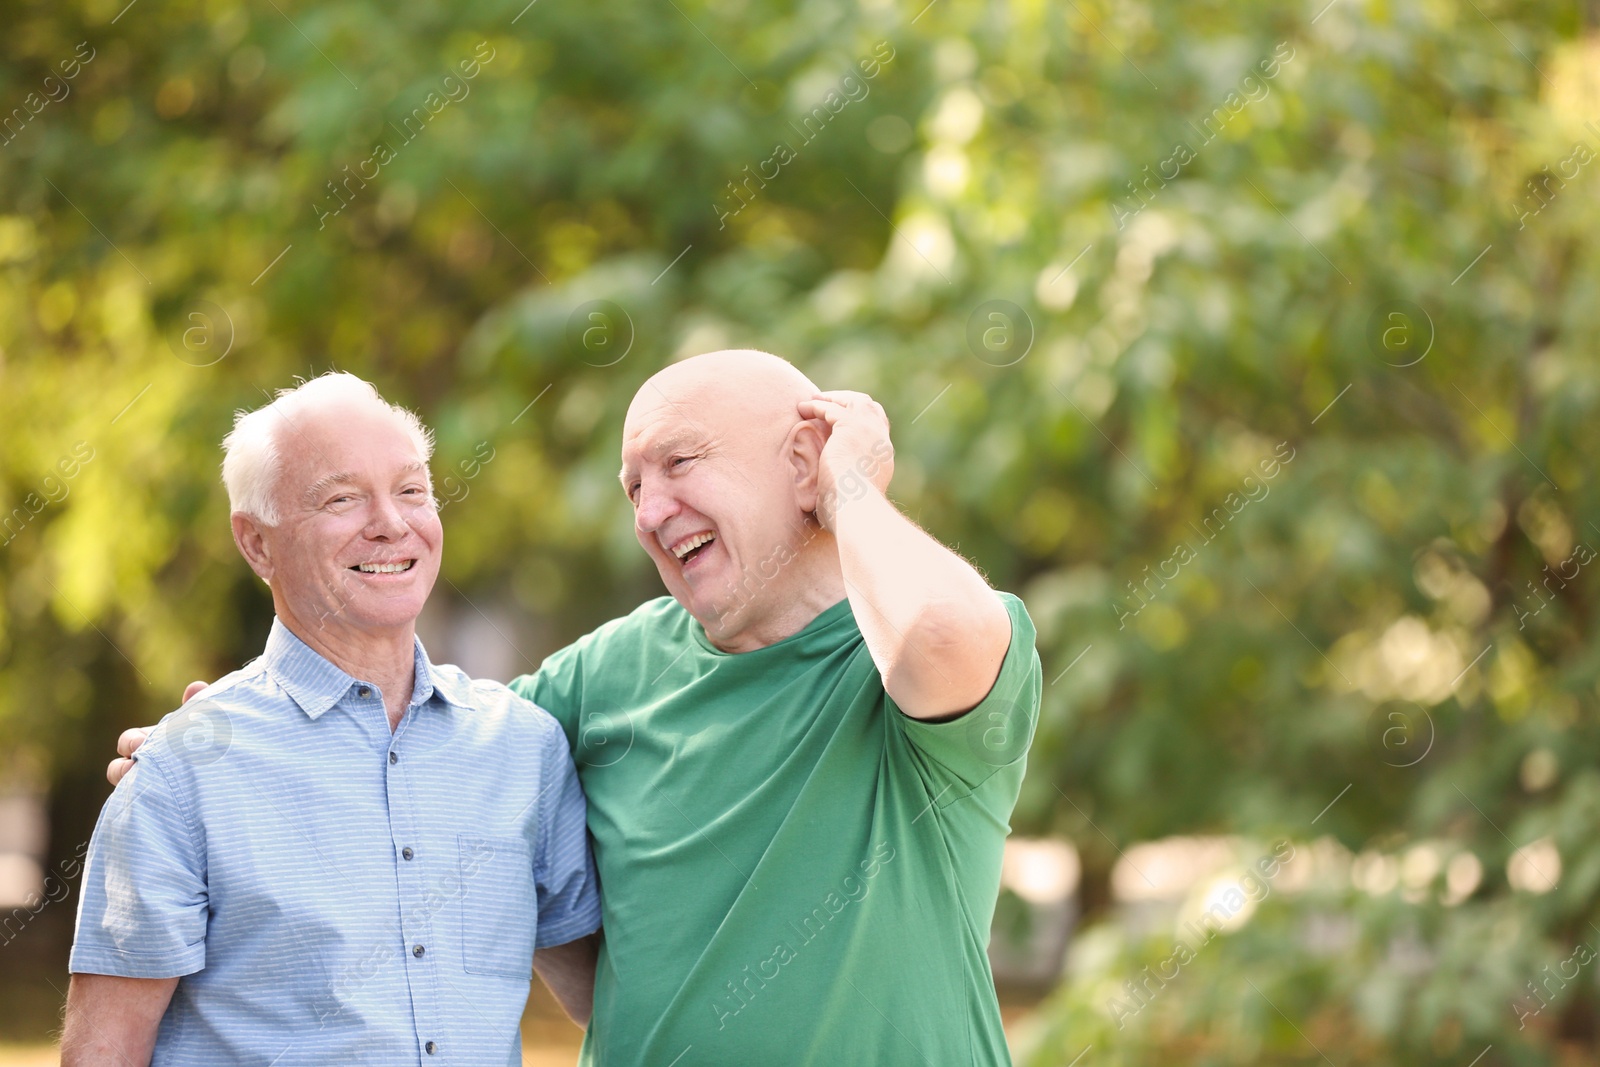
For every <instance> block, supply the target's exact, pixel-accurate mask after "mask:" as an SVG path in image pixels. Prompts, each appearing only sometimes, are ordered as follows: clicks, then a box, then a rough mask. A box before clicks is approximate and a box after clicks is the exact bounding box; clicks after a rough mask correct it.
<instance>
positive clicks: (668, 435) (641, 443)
mask: <svg viewBox="0 0 1600 1067" xmlns="http://www.w3.org/2000/svg"><path fill="white" fill-rule="evenodd" d="M647 392H648V393H652V394H653V393H654V391H653V390H650V388H649V386H646V389H645V390H642V391H641V392H640V394H639V395H638V396H636V397H635V398H634V402H633V403H632V404H631V405H630V406H629V407H628V416H627V418H626V419H625V420H624V421H623V424H622V467H623V469H624V470H628V469H632V468H637V467H639V466H641V465H642V464H645V463H650V462H653V461H656V460H659V459H661V458H662V457H663V456H664V455H666V454H667V453H669V452H675V451H679V450H681V449H684V448H693V447H694V446H696V445H698V444H701V443H703V442H704V441H705V440H706V438H707V435H708V434H709V433H710V432H711V427H710V426H708V425H707V423H708V421H709V420H710V418H711V416H709V415H708V414H706V413H704V412H701V414H700V415H699V416H697V417H696V416H691V415H690V414H689V412H688V410H687V409H686V408H685V407H684V405H683V403H682V402H681V401H676V400H670V399H668V398H667V397H665V396H661V395H648V396H647V395H646V393H647Z"/></svg>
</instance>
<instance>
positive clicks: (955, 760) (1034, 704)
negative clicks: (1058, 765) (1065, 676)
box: [891, 593, 1043, 788]
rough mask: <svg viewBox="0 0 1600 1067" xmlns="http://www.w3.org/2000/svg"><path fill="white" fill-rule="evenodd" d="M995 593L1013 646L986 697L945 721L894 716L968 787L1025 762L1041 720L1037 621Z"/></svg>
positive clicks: (930, 755) (1014, 600) (925, 751)
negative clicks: (1003, 608)
mask: <svg viewBox="0 0 1600 1067" xmlns="http://www.w3.org/2000/svg"><path fill="white" fill-rule="evenodd" d="M996 595H997V596H998V597H999V598H1000V601H1001V603H1002V604H1004V605H1005V608H1006V612H1007V614H1008V615H1009V616H1010V617H1011V644H1010V646H1009V647H1008V648H1007V649H1006V655H1005V659H1004V660H1003V661H1002V662H1001V665H1000V671H999V675H998V677H996V678H995V681H994V685H993V686H992V687H990V689H989V693H988V695H987V696H985V697H984V698H983V701H982V702H981V703H979V704H978V706H977V707H975V708H973V709H972V710H971V711H969V712H967V713H966V714H965V715H961V716H958V717H957V718H955V719H951V720H948V721H945V722H923V721H921V720H919V719H913V718H911V717H910V716H907V715H905V714H900V715H897V716H896V725H897V726H898V727H899V729H900V730H901V731H903V732H904V733H905V735H906V737H907V738H908V739H909V740H910V742H911V744H912V745H913V746H914V747H915V748H916V749H917V750H918V751H919V752H921V753H922V754H923V755H925V756H926V757H927V758H929V759H931V760H932V761H934V762H935V763H937V764H938V765H939V766H940V767H942V768H944V769H945V771H947V772H948V773H949V774H950V775H952V776H953V777H954V779H955V780H956V781H957V782H959V783H961V784H963V785H965V786H966V787H968V788H976V787H977V786H978V785H980V784H981V783H982V782H984V781H985V780H987V779H988V778H990V777H991V776H993V775H994V774H995V773H996V772H997V771H999V770H1001V769H1002V768H1007V767H1012V766H1014V765H1017V764H1019V763H1020V762H1021V761H1022V760H1024V759H1025V758H1026V756H1027V754H1028V748H1029V746H1030V745H1031V744H1032V743H1033V732H1034V729H1035V727H1036V726H1037V725H1038V722H1039V695H1040V691H1041V688H1042V680H1043V671H1042V669H1041V667H1040V664H1039V653H1038V651H1037V649H1036V648H1035V647H1034V639H1035V635H1034V628H1033V620H1032V619H1030V618H1029V617H1028V611H1027V609H1026V608H1025V607H1024V606H1023V604H1022V601H1021V600H1019V599H1018V598H1017V597H1015V596H1012V595H1011V594H1010V593H997V594H996ZM891 703H892V702H891Z"/></svg>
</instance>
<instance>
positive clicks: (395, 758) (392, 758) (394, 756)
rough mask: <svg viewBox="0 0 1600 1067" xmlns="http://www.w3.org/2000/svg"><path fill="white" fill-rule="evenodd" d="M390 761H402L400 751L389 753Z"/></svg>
mask: <svg viewBox="0 0 1600 1067" xmlns="http://www.w3.org/2000/svg"><path fill="white" fill-rule="evenodd" d="M389 762H390V763H399V762H400V753H398V752H391V753H389Z"/></svg>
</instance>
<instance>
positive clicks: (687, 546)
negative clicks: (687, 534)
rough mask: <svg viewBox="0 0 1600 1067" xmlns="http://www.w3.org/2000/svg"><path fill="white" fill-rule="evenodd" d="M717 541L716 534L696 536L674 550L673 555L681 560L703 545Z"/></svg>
mask: <svg viewBox="0 0 1600 1067" xmlns="http://www.w3.org/2000/svg"><path fill="white" fill-rule="evenodd" d="M716 539H717V535H716V534H714V533H702V534H695V535H694V536H693V537H691V538H689V540H687V541H685V542H683V543H682V544H681V545H678V546H677V547H676V548H674V549H673V550H672V554H673V555H674V556H677V557H678V558H679V559H682V558H683V557H684V556H687V555H688V554H689V553H691V552H693V551H694V550H695V549H697V548H699V547H700V546H701V545H703V544H705V543H707V542H708V541H715V540H716Z"/></svg>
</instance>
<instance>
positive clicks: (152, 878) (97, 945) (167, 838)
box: [69, 758, 209, 978]
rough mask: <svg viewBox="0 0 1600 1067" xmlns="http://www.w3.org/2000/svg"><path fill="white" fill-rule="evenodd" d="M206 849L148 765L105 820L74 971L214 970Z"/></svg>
mask: <svg viewBox="0 0 1600 1067" xmlns="http://www.w3.org/2000/svg"><path fill="white" fill-rule="evenodd" d="M203 855H204V853H203V849H202V848H201V846H200V843H199V841H198V840H197V836H196V833H195V829H194V825H193V821H192V819H191V818H190V816H189V812H188V810H187V808H186V806H185V805H184V803H183V800H182V798H181V797H180V796H179V795H178V793H177V791H176V790H175V789H174V788H173V786H172V783H171V781H170V780H169V779H168V777H167V775H166V774H165V773H164V772H163V770H162V768H161V767H160V766H159V764H157V763H156V762H154V761H153V760H152V759H149V758H145V759H141V760H139V761H138V762H137V763H135V764H134V766H133V768H132V769H131V770H130V771H129V772H128V774H127V776H126V777H124V778H123V780H122V782H121V784H119V785H118V786H117V789H116V791H115V792H113V793H112V794H111V797H110V799H109V800H107V801H106V805H105V807H104V808H102V809H101V811H100V819H99V822H98V823H96V825H95V829H94V836H93V837H92V838H90V842H89V854H88V859H87V863H86V865H85V868H84V875H83V893H82V897H81V899H80V902H79V906H78V926H77V931H76V934H75V936H74V938H73V944H72V956H71V959H70V963H69V970H71V972H72V973H74V974H107V975H115V976H117V977H122V978H177V977H181V976H183V975H186V974H193V973H195V972H196V971H198V970H200V969H201V968H203V967H204V966H205V962H206V944H205V941H206V921H207V918H208V915H209V900H208V896H207V892H206V872H205V865H204V860H203Z"/></svg>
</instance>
